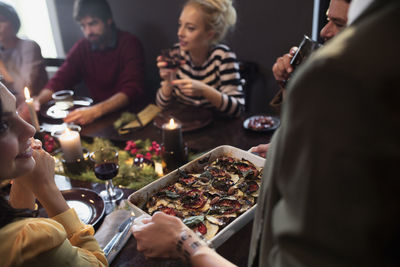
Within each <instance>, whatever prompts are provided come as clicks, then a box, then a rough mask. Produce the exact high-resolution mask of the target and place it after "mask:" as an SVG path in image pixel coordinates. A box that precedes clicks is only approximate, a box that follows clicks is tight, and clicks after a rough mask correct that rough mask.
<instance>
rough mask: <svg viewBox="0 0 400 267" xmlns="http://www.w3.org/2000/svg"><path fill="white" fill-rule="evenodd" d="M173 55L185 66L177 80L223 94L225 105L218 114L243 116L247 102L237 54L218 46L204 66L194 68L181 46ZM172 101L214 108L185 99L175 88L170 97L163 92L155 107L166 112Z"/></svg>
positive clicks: (198, 100)
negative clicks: (194, 81)
mask: <svg viewBox="0 0 400 267" xmlns="http://www.w3.org/2000/svg"><path fill="white" fill-rule="evenodd" d="M171 54H178V55H179V56H180V57H181V58H182V59H183V60H185V64H183V65H181V66H180V67H179V69H178V70H177V74H176V75H177V79H193V80H199V81H202V82H204V83H206V84H207V85H209V86H211V87H213V88H215V89H216V90H218V91H220V92H221V93H222V104H221V106H220V107H218V108H217V110H219V111H220V112H221V113H224V114H227V115H230V116H239V115H240V114H241V113H242V112H243V110H244V104H245V98H244V93H243V88H242V81H241V78H240V73H239V64H238V61H237V59H236V55H235V53H233V52H232V51H231V50H230V48H229V47H228V46H226V45H223V44H219V45H217V46H215V47H213V48H212V50H211V51H210V56H209V57H208V59H207V60H206V61H205V62H204V63H203V65H202V66H194V64H193V63H192V60H191V58H190V55H189V53H187V52H185V53H184V54H183V55H181V54H180V49H179V44H177V45H175V46H174V47H173V49H172V50H171ZM173 98H175V99H176V100H178V101H179V102H181V103H184V104H186V105H192V106H199V107H207V108H209V107H213V106H212V104H211V103H210V102H209V101H208V100H207V99H206V98H204V97H191V96H186V95H183V94H182V93H181V92H180V90H179V89H178V88H177V87H175V88H174V90H173V92H172V95H171V96H169V97H166V96H165V95H164V94H163V93H162V90H161V88H160V89H159V90H158V92H157V96H156V103H157V105H158V106H160V107H161V108H164V107H166V106H167V105H168V104H169V102H170V101H171V100H172V99H173Z"/></svg>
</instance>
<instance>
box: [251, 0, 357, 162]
mask: <svg viewBox="0 0 400 267" xmlns="http://www.w3.org/2000/svg"><path fill="white" fill-rule="evenodd" d="M350 3H351V0H331V2H330V4H329V9H328V10H327V12H326V17H327V20H328V22H327V23H326V25H325V26H324V27H323V28H322V30H321V32H320V36H321V38H322V39H323V40H324V41H325V42H327V41H329V40H330V39H332V38H333V37H335V36H336V35H337V34H339V33H340V32H341V31H342V30H343V29H344V28H345V27H346V25H347V12H348V10H349V6H350ZM297 49H298V47H292V48H291V49H290V51H289V53H287V54H285V55H283V56H281V57H279V58H277V60H276V62H275V64H274V65H273V67H272V73H273V74H274V78H275V80H276V81H277V82H278V83H279V84H283V83H285V81H287V79H288V78H289V76H290V75H291V74H292V73H293V71H294V69H293V66H292V65H291V64H290V62H291V61H292V58H293V56H294V55H295V54H296V51H297ZM284 91H285V90H284V88H283V87H282V88H281V89H280V90H279V91H278V93H277V94H276V96H275V97H274V99H273V100H272V102H271V105H272V106H276V107H280V105H281V104H282V99H283V95H284ZM268 147H269V144H260V145H258V146H255V147H252V148H251V149H250V151H251V152H254V153H258V154H259V155H260V156H262V157H265V156H266V153H267V151H268Z"/></svg>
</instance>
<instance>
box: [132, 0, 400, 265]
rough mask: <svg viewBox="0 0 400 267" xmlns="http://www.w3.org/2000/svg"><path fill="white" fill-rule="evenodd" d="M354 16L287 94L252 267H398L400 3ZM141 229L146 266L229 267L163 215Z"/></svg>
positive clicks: (376, 1) (354, 7) (382, 3)
mask: <svg viewBox="0 0 400 267" xmlns="http://www.w3.org/2000/svg"><path fill="white" fill-rule="evenodd" d="M350 11H352V12H350V13H349V15H350V14H352V16H351V17H352V21H353V23H352V24H351V26H350V27H349V28H348V29H346V30H344V32H343V34H340V35H339V36H338V37H337V38H335V39H334V40H332V41H330V42H329V44H327V45H326V46H325V47H323V48H321V50H320V51H318V52H317V54H316V55H315V56H314V57H312V58H310V59H309V61H307V62H305V65H303V67H302V70H301V72H299V73H298V75H295V76H294V77H293V79H294V80H293V82H292V83H290V84H288V92H289V93H288V97H287V99H286V103H285V105H284V106H283V110H282V112H283V120H282V127H280V128H279V129H278V130H277V132H276V134H275V135H274V137H273V141H272V145H271V151H270V152H269V153H271V154H269V155H270V156H269V159H268V160H267V161H266V165H265V168H264V170H265V171H264V176H265V178H266V179H263V182H262V185H261V191H260V194H259V198H258V201H257V208H256V212H255V217H254V223H253V230H252V240H251V247H250V254H249V261H248V266H249V267H255V266H262V267H272V266H274V267H280V266H298V267H304V266H307V267H320V266H330V267H343V266H371V267H372V266H400V258H399V253H398V252H399V241H400V236H399V231H400V225H399V221H400V206H399V204H398V203H400V194H399V193H398V192H399V188H400V180H399V179H398V163H399V161H400V139H399V134H400V116H399V114H400V106H399V105H398V103H397V99H398V96H399V90H398V88H400V81H399V79H398V77H399V75H400V69H399V67H398V64H397V62H398V59H399V60H400V55H399V54H398V53H396V52H397V50H398V47H399V46H400V38H399V36H398V34H397V33H398V29H399V27H400V16H399V14H400V1H398V0H370V1H365V0H359V1H353V2H352V4H351V7H350ZM349 18H350V16H349ZM376 35H379V38H371V36H376ZM365 55H368V57H365ZM388 57H390V58H391V59H392V60H391V61H390V62H388V61H387V58H388ZM362 59H364V60H362ZM360 60H361V61H360ZM355 62H358V65H357V68H354V64H352V63H355ZM376 66H379V68H377V67H376ZM388 85H390V86H388ZM310 95H311V96H312V97H313V98H312V99H313V100H314V101H313V103H312V104H311V105H310ZM338 107H339V108H338ZM374 119H377V120H378V121H379V130H377V131H371V120H372V121H373V120H374ZM298 122H302V123H298ZM304 124H305V125H304ZM142 222H143V223H144V224H143V225H140V224H139V225H135V226H133V228H132V230H133V234H134V236H135V238H136V241H137V247H138V250H139V251H143V253H144V255H145V256H147V257H182V258H186V259H188V260H189V261H190V263H191V264H192V265H193V266H207V267H210V266H218V267H222V266H232V265H230V264H229V263H227V262H225V261H223V259H222V258H221V257H220V256H219V255H217V254H216V253H215V252H214V251H212V250H211V249H210V248H208V247H207V246H206V245H205V244H204V243H203V242H201V240H200V239H199V238H198V237H197V236H196V235H195V234H193V233H192V232H190V230H189V229H188V228H187V227H186V226H185V225H184V224H183V223H182V222H181V221H180V220H179V219H178V218H176V217H171V216H170V215H166V214H162V213H157V214H155V215H153V217H152V218H149V219H144V220H143V221H142ZM189 235H190V236H189Z"/></svg>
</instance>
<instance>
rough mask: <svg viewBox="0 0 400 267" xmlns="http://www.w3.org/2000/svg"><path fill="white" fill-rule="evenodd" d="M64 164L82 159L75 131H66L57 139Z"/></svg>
mask: <svg viewBox="0 0 400 267" xmlns="http://www.w3.org/2000/svg"><path fill="white" fill-rule="evenodd" d="M58 140H59V141H60V144H61V149H62V151H63V153H64V159H65V161H66V162H75V161H76V160H77V159H82V158H83V155H82V146H81V138H80V135H79V133H78V132H77V131H71V130H70V129H68V128H67V129H66V130H65V131H64V132H63V133H62V134H61V135H60V137H59V138H58Z"/></svg>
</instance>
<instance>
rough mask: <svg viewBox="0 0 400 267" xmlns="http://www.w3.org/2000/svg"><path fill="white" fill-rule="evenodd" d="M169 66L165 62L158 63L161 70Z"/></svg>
mask: <svg viewBox="0 0 400 267" xmlns="http://www.w3.org/2000/svg"><path fill="white" fill-rule="evenodd" d="M167 65H168V63H167V62H165V61H159V62H157V67H159V68H165V67H166V66H167Z"/></svg>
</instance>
